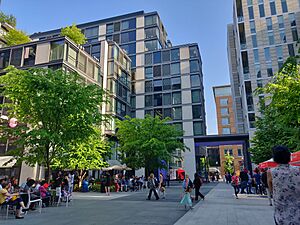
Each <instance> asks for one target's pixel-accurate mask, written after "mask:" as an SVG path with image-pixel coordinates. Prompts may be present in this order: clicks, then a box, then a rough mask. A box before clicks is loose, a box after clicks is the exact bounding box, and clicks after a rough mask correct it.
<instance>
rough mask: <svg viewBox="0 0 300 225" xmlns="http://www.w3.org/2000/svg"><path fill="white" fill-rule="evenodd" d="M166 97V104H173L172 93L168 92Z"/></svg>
mask: <svg viewBox="0 0 300 225" xmlns="http://www.w3.org/2000/svg"><path fill="white" fill-rule="evenodd" d="M163 97H164V105H171V104H172V101H171V93H166V94H164V95H163Z"/></svg>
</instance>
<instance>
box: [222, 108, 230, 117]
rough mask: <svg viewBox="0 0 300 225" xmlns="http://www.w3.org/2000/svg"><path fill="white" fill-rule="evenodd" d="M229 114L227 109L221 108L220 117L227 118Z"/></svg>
mask: <svg viewBox="0 0 300 225" xmlns="http://www.w3.org/2000/svg"><path fill="white" fill-rule="evenodd" d="M228 114H229V111H228V108H221V115H222V116H227V115H228Z"/></svg>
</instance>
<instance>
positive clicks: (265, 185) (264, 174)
mask: <svg viewBox="0 0 300 225" xmlns="http://www.w3.org/2000/svg"><path fill="white" fill-rule="evenodd" d="M267 171H268V168H266V169H264V170H262V174H261V183H262V186H263V188H264V190H266V192H267V196H268V199H269V204H270V206H272V205H273V204H272V198H271V192H270V190H269V187H268V175H267Z"/></svg>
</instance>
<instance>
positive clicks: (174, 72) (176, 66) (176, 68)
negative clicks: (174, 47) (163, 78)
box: [170, 63, 180, 75]
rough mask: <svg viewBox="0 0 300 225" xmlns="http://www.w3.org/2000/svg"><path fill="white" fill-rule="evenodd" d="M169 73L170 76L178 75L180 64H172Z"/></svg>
mask: <svg viewBox="0 0 300 225" xmlns="http://www.w3.org/2000/svg"><path fill="white" fill-rule="evenodd" d="M170 71H171V75H177V74H180V63H172V64H171V68H170Z"/></svg>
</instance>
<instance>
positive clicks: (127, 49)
mask: <svg viewBox="0 0 300 225" xmlns="http://www.w3.org/2000/svg"><path fill="white" fill-rule="evenodd" d="M121 48H122V49H123V50H124V51H125V52H126V53H127V54H129V55H130V54H135V52H136V44H135V43H131V44H126V45H122V46H121Z"/></svg>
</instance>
